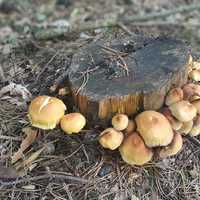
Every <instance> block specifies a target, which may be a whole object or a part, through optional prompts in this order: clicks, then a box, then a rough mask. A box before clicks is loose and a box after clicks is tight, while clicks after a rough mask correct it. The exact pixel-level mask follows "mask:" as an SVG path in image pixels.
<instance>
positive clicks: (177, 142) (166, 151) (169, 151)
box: [159, 133, 183, 158]
mask: <svg viewBox="0 0 200 200" xmlns="http://www.w3.org/2000/svg"><path fill="white" fill-rule="evenodd" d="M182 146H183V139H182V136H181V134H179V133H174V138H173V140H172V142H171V143H170V144H169V145H168V146H166V147H163V148H161V150H160V152H159V156H160V157H161V158H165V157H168V156H173V155H175V154H177V153H178V152H179V151H180V150H181V149H182Z"/></svg>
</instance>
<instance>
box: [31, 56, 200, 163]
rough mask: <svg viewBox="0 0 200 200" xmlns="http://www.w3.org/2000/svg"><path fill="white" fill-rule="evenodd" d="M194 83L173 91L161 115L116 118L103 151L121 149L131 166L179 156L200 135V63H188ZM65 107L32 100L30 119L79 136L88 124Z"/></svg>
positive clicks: (51, 101)
mask: <svg viewBox="0 0 200 200" xmlns="http://www.w3.org/2000/svg"><path fill="white" fill-rule="evenodd" d="M189 66H190V68H189V77H190V78H191V79H192V80H193V82H192V83H187V84H185V85H184V86H183V87H182V88H173V89H171V90H170V91H169V92H168V94H167V95H166V98H165V106H164V107H163V108H162V109H161V111H160V112H157V111H153V110H147V111H144V112H141V113H139V114H138V115H137V116H136V117H135V119H131V118H129V117H128V116H127V115H125V114H116V115H115V116H113V118H112V121H111V124H112V127H109V128H106V129H105V130H104V131H102V132H101V133H100V135H99V137H98V140H99V143H100V144H101V145H102V147H104V148H106V149H110V150H116V149H119V152H120V155H121V157H122V159H123V160H124V161H125V162H126V163H128V164H130V165H144V164H145V163H147V162H149V161H151V160H152V159H153V156H154V155H156V156H159V157H160V158H165V157H168V156H173V155H175V154H177V153H178V152H180V150H181V149H182V145H183V138H182V137H183V136H184V135H187V134H189V135H190V136H198V135H200V85H198V84H195V83H194V81H200V63H199V62H193V60H192V57H190V61H189ZM65 111H66V106H65V104H64V103H63V102H62V101H61V100H60V99H58V98H55V97H50V96H39V97H36V98H35V99H33V100H32V102H31V104H30V106H29V110H28V117H29V120H30V122H31V124H32V125H33V126H34V127H38V128H41V129H53V128H55V127H56V126H57V125H58V124H60V127H61V129H62V130H63V131H64V132H65V133H67V134H73V133H79V132H80V131H81V130H82V129H83V128H84V126H85V124H86V119H85V117H84V116H83V115H82V114H81V113H77V112H76V113H68V114H65Z"/></svg>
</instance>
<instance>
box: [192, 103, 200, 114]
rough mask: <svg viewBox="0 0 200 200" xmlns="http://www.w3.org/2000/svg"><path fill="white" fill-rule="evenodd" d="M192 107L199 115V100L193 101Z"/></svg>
mask: <svg viewBox="0 0 200 200" xmlns="http://www.w3.org/2000/svg"><path fill="white" fill-rule="evenodd" d="M192 105H193V106H194V107H195V108H196V109H197V113H198V114H200V100H196V101H193V102H192Z"/></svg>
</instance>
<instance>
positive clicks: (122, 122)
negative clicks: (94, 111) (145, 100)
mask: <svg viewBox="0 0 200 200" xmlns="http://www.w3.org/2000/svg"><path fill="white" fill-rule="evenodd" d="M128 121H129V120H128V116H127V115H125V114H116V115H115V116H114V117H113V118H112V125H113V127H114V128H115V129H116V130H118V131H122V130H124V129H126V128H127V126H128Z"/></svg>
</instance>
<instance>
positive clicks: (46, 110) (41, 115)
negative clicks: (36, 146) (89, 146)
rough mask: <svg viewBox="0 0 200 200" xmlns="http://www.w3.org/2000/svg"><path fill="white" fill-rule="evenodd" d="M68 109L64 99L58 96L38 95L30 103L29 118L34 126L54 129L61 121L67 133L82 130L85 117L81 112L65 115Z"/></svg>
mask: <svg viewBox="0 0 200 200" xmlns="http://www.w3.org/2000/svg"><path fill="white" fill-rule="evenodd" d="M66 109H67V108H66V106H65V104H64V103H63V101H61V100H60V99H58V98H56V97H50V96H46V95H43V96H38V97H36V98H35V99H33V100H32V101H31V103H30V105H29V108H28V118H29V120H30V122H31V124H32V126H34V127H37V128H40V129H44V130H48V129H54V128H55V127H56V126H57V125H58V124H59V123H60V126H61V129H62V130H63V131H64V132H65V133H67V134H72V133H78V132H80V131H81V130H82V128H83V127H84V126H85V124H86V119H85V117H84V116H83V115H82V114H80V113H69V114H66V115H65V111H66Z"/></svg>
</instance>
